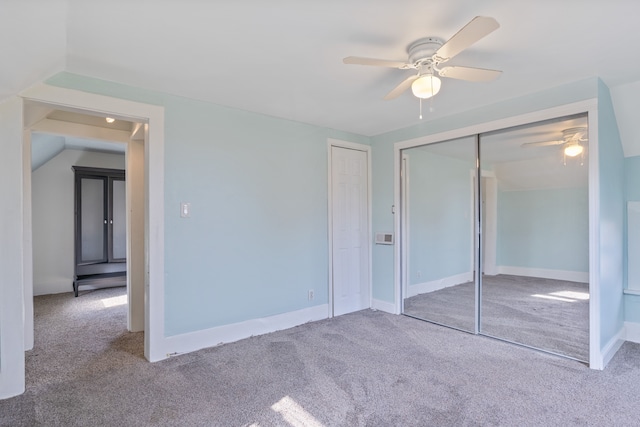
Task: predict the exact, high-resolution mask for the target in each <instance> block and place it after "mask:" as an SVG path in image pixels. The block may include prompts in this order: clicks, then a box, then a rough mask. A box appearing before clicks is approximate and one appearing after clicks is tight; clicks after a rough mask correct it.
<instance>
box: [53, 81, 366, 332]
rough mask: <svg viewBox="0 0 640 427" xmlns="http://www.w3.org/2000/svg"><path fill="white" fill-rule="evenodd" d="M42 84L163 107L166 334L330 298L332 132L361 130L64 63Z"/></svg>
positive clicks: (355, 137) (361, 139)
mask: <svg viewBox="0 0 640 427" xmlns="http://www.w3.org/2000/svg"><path fill="white" fill-rule="evenodd" d="M47 83H49V84H52V85H57V86H63V87H68V88H72V89H79V90H83V91H86V92H92V93H97V94H102V95H109V96H115V97H119V98H125V99H129V100H133V101H139V102H145V103H150V104H158V105H162V106H164V107H165V270H166V271H165V331H166V332H165V333H166V335H167V336H171V335H175V334H180V333H185V332H191V331H197V330H201V329H206V328H211V327H215V326H219V325H225V324H230V323H234V322H240V321H243V320H248V319H254V318H260V317H265V316H270V315H275V314H280V313H285V312H290V311H294V310H299V309H303V308H305V307H309V306H312V305H317V304H326V303H327V302H328V276H327V275H328V270H327V265H328V259H327V258H328V247H327V138H329V137H331V138H337V139H343V140H350V141H352V142H360V143H367V142H368V141H369V139H368V138H366V137H362V136H358V135H352V134H347V133H344V132H337V131H333V130H330V129H325V128H320V127H316V126H311V125H307V124H302V123H297V122H292V121H287V120H281V119H276V118H273V117H267V116H264V115H260V114H254V113H249V112H245V111H240V110H235V109H231V108H225V107H221V106H217V105H214V104H210V103H205V102H200V101H196V100H192V99H186V98H181V97H176V96H171V95H167V94H163V93H158V92H152V91H146V90H143V89H139V88H131V87H127V86H123V85H119V84H114V83H110V82H105V81H100V80H96V79H91V78H87V77H83V76H78V75H73V74H69V73H61V74H58V75H56V76H54V77H53V78H52V79H50V80H49V81H48V82H47ZM181 202H189V203H191V218H188V219H182V218H180V215H179V213H180V210H179V207H180V203H181ZM309 289H314V290H315V299H314V300H313V301H308V299H307V291H308V290H309Z"/></svg>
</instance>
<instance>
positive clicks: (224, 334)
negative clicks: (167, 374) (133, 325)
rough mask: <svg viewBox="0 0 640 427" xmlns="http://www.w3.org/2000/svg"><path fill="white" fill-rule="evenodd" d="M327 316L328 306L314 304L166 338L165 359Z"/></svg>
mask: <svg viewBox="0 0 640 427" xmlns="http://www.w3.org/2000/svg"><path fill="white" fill-rule="evenodd" d="M328 317H329V305H328V304H322V305H316V306H314V307H309V308H304V309H302V310H297V311H292V312H289V313H283V314H278V315H275V316H269V317H263V318H260V319H251V320H245V321H244V322H238V323H233V324H230V325H224V326H218V327H215V328H210V329H205V330H202V331H196V332H190V333H187V334H180V335H175V336H171V337H166V338H165V339H164V346H163V347H164V348H165V351H166V357H170V356H175V355H178V354H183V353H189V352H192V351H196V350H200V349H203V348H207V347H214V346H216V345H219V344H224V343H230V342H234V341H239V340H241V339H244V338H249V337H251V336H254V335H263V334H267V333H270V332H275V331H280V330H282V329H288V328H293V327H294V326H298V325H302V324H304V323H307V322H313V321H316V320H322V319H326V318H328Z"/></svg>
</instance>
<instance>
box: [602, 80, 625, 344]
mask: <svg viewBox="0 0 640 427" xmlns="http://www.w3.org/2000/svg"><path fill="white" fill-rule="evenodd" d="M598 147H599V150H598V154H599V163H600V224H599V225H600V227H599V235H600V318H601V328H600V331H601V335H600V345H601V348H603V347H604V346H605V345H606V344H607V343H608V342H609V341H610V340H611V339H612V338H614V337H615V336H616V334H617V333H618V332H620V330H621V329H622V326H623V321H624V308H623V297H622V289H623V282H624V278H623V273H622V272H623V267H624V262H623V258H624V255H623V250H624V218H625V209H626V207H625V206H626V204H625V182H624V178H625V176H624V166H625V165H624V154H623V152H622V144H621V142H620V135H619V133H618V125H617V122H616V117H615V114H614V111H613V105H612V104H611V97H610V96H609V89H608V88H607V87H606V86H605V84H604V83H602V81H600V80H598Z"/></svg>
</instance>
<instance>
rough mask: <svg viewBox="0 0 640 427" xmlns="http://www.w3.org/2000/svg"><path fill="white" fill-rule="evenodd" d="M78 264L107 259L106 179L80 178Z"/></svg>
mask: <svg viewBox="0 0 640 427" xmlns="http://www.w3.org/2000/svg"><path fill="white" fill-rule="evenodd" d="M79 185H80V191H79V193H80V197H79V200H78V202H79V206H78V209H79V212H78V215H79V222H80V224H79V229H80V233H79V236H78V237H79V238H78V240H79V241H78V242H77V244H79V245H80V251H78V253H77V255H78V257H79V259H78V264H90V263H98V262H106V261H107V240H106V236H105V231H106V229H107V215H106V208H107V206H106V203H105V194H106V186H107V181H106V179H105V178H99V177H82V178H81V179H80V184H79Z"/></svg>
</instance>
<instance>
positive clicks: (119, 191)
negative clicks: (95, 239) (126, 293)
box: [109, 178, 127, 262]
mask: <svg viewBox="0 0 640 427" xmlns="http://www.w3.org/2000/svg"><path fill="white" fill-rule="evenodd" d="M110 182H111V186H110V187H111V192H110V199H111V203H110V205H111V215H110V219H109V225H110V226H111V236H110V241H111V253H110V259H109V261H110V262H124V261H126V259H127V211H126V188H125V181H124V179H118V178H113V179H111V180H110Z"/></svg>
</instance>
